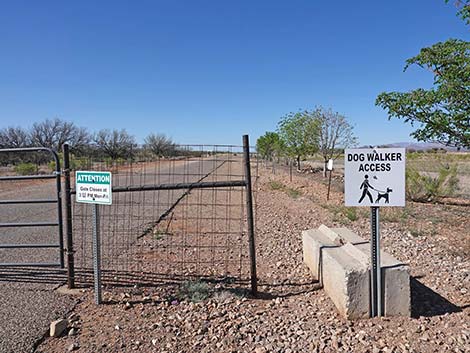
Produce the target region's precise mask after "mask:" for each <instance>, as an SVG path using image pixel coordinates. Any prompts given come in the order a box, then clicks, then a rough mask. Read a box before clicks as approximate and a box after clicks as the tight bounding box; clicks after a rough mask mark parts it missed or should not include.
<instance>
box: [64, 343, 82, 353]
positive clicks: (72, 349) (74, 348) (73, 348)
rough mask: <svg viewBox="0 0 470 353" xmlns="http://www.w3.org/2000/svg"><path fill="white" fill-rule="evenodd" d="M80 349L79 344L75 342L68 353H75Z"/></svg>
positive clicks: (68, 349)
mask: <svg viewBox="0 0 470 353" xmlns="http://www.w3.org/2000/svg"><path fill="white" fill-rule="evenodd" d="M79 348H80V345H79V344H78V343H76V342H74V343H72V344H71V345H70V346H69V347H68V348H67V351H68V352H73V351H76V350H77V349H79Z"/></svg>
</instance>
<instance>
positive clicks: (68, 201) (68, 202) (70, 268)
mask: <svg viewBox="0 0 470 353" xmlns="http://www.w3.org/2000/svg"><path fill="white" fill-rule="evenodd" d="M62 152H63V154H64V188H65V190H64V191H65V196H64V201H65V227H66V234H67V238H66V240H67V250H66V254H67V286H68V288H70V289H72V288H75V264H74V255H73V254H74V251H73V233H72V196H71V190H70V155H69V145H68V144H64V145H63V146H62Z"/></svg>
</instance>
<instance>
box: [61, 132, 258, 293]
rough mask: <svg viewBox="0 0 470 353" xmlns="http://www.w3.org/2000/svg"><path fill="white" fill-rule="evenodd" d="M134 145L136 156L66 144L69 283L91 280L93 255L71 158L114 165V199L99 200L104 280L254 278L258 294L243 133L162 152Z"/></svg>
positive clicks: (76, 162)
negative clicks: (235, 140) (238, 139)
mask: <svg viewBox="0 0 470 353" xmlns="http://www.w3.org/2000/svg"><path fill="white" fill-rule="evenodd" d="M138 150H139V151H140V152H138V153H137V154H136V155H135V156H134V157H133V158H129V159H128V160H121V161H119V160H112V161H111V160H106V159H105V158H103V156H98V155H97V156H82V157H74V155H73V152H74V151H73V149H72V151H71V153H70V156H69V152H68V147H67V146H64V151H63V152H64V177H65V185H66V186H65V189H66V190H65V192H66V197H67V196H68V200H67V199H65V203H64V206H65V211H66V214H69V215H71V218H70V221H71V222H68V221H67V222H66V224H67V238H68V233H69V231H70V232H73V242H74V244H73V254H74V256H75V259H74V270H72V272H73V274H72V275H71V277H72V280H71V281H70V280H69V285H70V283H73V282H74V280H75V281H76V282H77V284H78V285H81V284H84V285H85V284H89V283H90V280H92V276H93V270H92V269H93V260H94V259H93V257H92V255H93V252H92V245H93V244H92V238H93V229H94V227H93V222H92V220H93V217H92V214H93V210H92V209H93V207H92V206H91V205H89V204H83V203H77V202H75V200H74V199H75V195H76V192H77V190H74V189H72V190H70V191H67V190H69V187H70V185H74V184H75V182H74V174H75V173H67V172H66V171H67V170H69V169H70V168H69V165H70V166H71V167H72V169H78V170H94V171H111V172H112V183H113V187H112V191H113V204H112V205H101V206H99V207H100V212H99V213H100V229H101V230H100V233H101V239H100V248H101V256H100V257H101V272H102V275H103V283H104V284H105V285H111V286H112V285H135V284H138V285H146V284H148V285H152V286H153V285H155V284H159V283H176V282H178V283H179V282H181V281H186V280H199V279H204V280H207V281H219V283H222V282H223V283H230V284H232V283H234V285H238V284H240V285H243V286H245V285H248V284H251V292H252V293H253V294H256V291H257V277H256V258H255V224H254V223H255V215H254V206H253V197H252V194H253V190H252V184H251V180H252V175H251V167H250V146H249V141H248V136H244V138H243V146H240V145H238V146H234V145H175V146H174V151H173V155H171V156H166V157H158V156H156V157H155V156H152V157H148V156H146V155H145V154H144V153H143V152H144V149H142V148H139V149H138ZM69 158H70V162H72V163H69ZM72 158H73V159H72ZM254 163H256V161H254ZM255 165H256V164H255ZM255 172H256V171H255ZM255 180H256V179H255ZM67 185H69V186H67ZM67 210H70V211H67ZM67 218H68V216H67ZM70 224H71V225H72V226H71V227H70V228H71V229H69V225H70ZM67 263H68V264H69V263H70V262H69V261H68V260H67ZM235 282H236V283H235Z"/></svg>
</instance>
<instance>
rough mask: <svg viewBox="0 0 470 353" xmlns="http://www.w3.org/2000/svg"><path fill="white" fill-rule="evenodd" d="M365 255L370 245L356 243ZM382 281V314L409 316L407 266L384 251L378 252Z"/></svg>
mask: <svg viewBox="0 0 470 353" xmlns="http://www.w3.org/2000/svg"><path fill="white" fill-rule="evenodd" d="M356 248H357V249H359V250H360V251H361V252H362V253H363V254H364V255H365V256H370V255H368V254H370V245H369V243H366V244H359V245H356ZM380 266H381V269H382V283H383V287H384V293H383V301H384V315H385V316H411V289H410V269H409V266H407V265H405V264H403V263H402V262H400V261H398V260H397V259H395V258H394V257H393V256H392V255H390V254H388V253H386V252H385V251H381V252H380Z"/></svg>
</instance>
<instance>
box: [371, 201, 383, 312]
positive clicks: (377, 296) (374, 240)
mask: <svg viewBox="0 0 470 353" xmlns="http://www.w3.org/2000/svg"><path fill="white" fill-rule="evenodd" d="M370 218H371V222H370V223H371V230H372V232H371V239H370V244H371V247H370V250H371V254H370V255H371V265H372V266H371V269H370V277H371V281H370V287H371V288H370V289H371V317H376V316H382V315H383V308H382V272H381V271H382V269H381V267H380V229H379V207H375V206H373V207H371V215H370Z"/></svg>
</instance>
